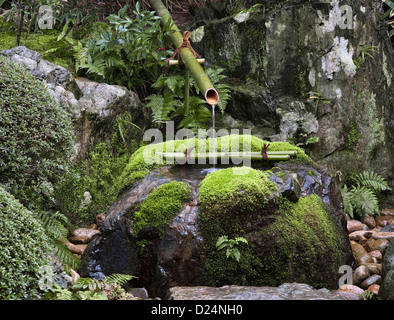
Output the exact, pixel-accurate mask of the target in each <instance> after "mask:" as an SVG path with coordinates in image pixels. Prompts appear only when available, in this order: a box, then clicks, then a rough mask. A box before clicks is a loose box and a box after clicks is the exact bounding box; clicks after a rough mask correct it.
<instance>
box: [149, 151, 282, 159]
mask: <svg viewBox="0 0 394 320" xmlns="http://www.w3.org/2000/svg"><path fill="white" fill-rule="evenodd" d="M156 154H157V155H159V156H161V157H163V158H165V159H173V160H183V159H185V158H186V155H185V153H183V152H164V153H162V152H157V153H156ZM187 157H188V158H190V159H197V160H198V159H208V158H211V157H212V158H213V157H215V158H216V159H222V158H224V159H225V158H227V159H233V160H243V159H250V160H262V155H261V153H258V152H253V153H251V152H249V153H248V152H216V153H213V152H212V153H194V152H192V153H191V154H190V155H188V156H187ZM267 157H268V159H267V160H269V161H285V160H290V154H284V153H282V154H278V153H274V154H270V153H269V152H267Z"/></svg>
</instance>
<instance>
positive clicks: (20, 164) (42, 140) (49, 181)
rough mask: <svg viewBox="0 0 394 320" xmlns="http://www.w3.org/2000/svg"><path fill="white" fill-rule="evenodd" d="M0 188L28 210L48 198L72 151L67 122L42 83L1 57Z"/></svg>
mask: <svg viewBox="0 0 394 320" xmlns="http://www.w3.org/2000/svg"><path fill="white" fill-rule="evenodd" d="M0 113H1V117H0V184H3V185H4V186H5V188H6V189H7V190H8V191H10V192H11V193H12V194H13V195H14V196H15V197H16V198H18V199H19V200H20V201H21V202H22V203H23V204H24V205H26V206H28V207H29V208H33V207H40V206H41V205H42V204H43V202H44V201H45V200H48V199H50V194H51V193H52V188H53V184H54V183H55V182H56V180H57V177H58V176H59V175H60V174H61V173H62V172H64V170H65V169H66V167H67V159H68V158H69V156H70V155H71V151H72V146H73V129H72V123H71V119H70V118H69V116H68V114H67V113H66V111H64V110H63V109H61V107H60V106H59V105H57V104H56V102H55V100H54V99H53V98H52V97H51V96H50V94H49V93H48V91H47V90H46V88H45V86H44V84H43V83H42V82H40V81H39V80H37V79H35V78H34V77H33V76H32V75H31V74H30V73H29V72H28V71H27V70H25V69H24V68H22V67H20V66H18V65H17V64H15V63H14V62H12V61H10V60H9V59H7V58H5V57H1V56H0Z"/></svg>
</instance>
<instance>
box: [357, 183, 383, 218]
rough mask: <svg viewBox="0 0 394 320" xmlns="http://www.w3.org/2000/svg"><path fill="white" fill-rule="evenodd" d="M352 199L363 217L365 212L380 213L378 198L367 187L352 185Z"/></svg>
mask: <svg viewBox="0 0 394 320" xmlns="http://www.w3.org/2000/svg"><path fill="white" fill-rule="evenodd" d="M351 201H352V204H353V207H354V208H356V209H357V211H358V212H359V213H360V215H361V216H362V217H363V216H364V215H365V214H374V213H377V214H378V213H379V206H378V199H377V197H376V195H375V194H374V193H373V191H372V190H370V189H368V188H367V187H352V189H351Z"/></svg>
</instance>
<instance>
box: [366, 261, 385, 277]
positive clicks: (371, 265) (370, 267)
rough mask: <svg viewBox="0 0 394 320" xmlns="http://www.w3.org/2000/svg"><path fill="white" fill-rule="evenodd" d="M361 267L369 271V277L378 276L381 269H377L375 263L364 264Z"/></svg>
mask: <svg viewBox="0 0 394 320" xmlns="http://www.w3.org/2000/svg"><path fill="white" fill-rule="evenodd" d="M363 266H366V267H367V268H368V270H369V273H370V275H371V276H372V275H373V274H380V272H381V269H380V268H379V266H378V264H377V263H365V264H363Z"/></svg>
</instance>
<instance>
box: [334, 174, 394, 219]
mask: <svg viewBox="0 0 394 320" xmlns="http://www.w3.org/2000/svg"><path fill="white" fill-rule="evenodd" d="M354 181H355V185H352V186H351V187H350V188H348V186H347V185H344V186H343V187H342V188H341V194H342V200H343V206H344V211H345V213H347V214H348V215H349V216H350V217H351V218H354V216H355V213H357V214H358V215H359V216H360V217H361V218H362V217H364V216H365V214H379V200H378V196H379V194H380V193H381V192H383V191H389V190H391V188H390V186H389V185H388V183H387V181H386V180H384V178H383V177H382V176H380V175H378V174H377V173H376V172H373V171H363V172H362V173H360V174H356V175H355V176H354Z"/></svg>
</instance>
